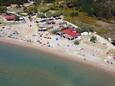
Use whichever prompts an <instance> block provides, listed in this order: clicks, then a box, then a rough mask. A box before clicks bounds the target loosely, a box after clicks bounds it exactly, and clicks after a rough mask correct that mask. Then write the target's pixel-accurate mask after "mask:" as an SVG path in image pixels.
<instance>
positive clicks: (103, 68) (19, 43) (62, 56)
mask: <svg viewBox="0 0 115 86" xmlns="http://www.w3.org/2000/svg"><path fill="white" fill-rule="evenodd" d="M0 42H1V43H5V44H10V45H14V46H20V47H23V48H30V49H33V50H36V51H42V52H45V53H46V54H52V55H54V56H55V55H56V56H57V55H58V56H59V57H60V58H59V59H65V60H68V61H73V62H79V63H81V65H82V64H83V65H89V66H91V67H95V68H97V69H99V70H100V71H104V72H107V73H109V74H112V75H114V74H115V68H114V67H112V66H110V65H108V64H106V63H104V62H103V61H102V62H98V61H97V60H94V61H92V60H90V59H83V58H81V57H75V56H74V55H73V56H72V55H68V54H67V53H66V52H63V51H58V50H55V49H50V48H46V47H45V48H43V47H38V46H35V45H32V44H31V43H27V42H25V43H24V42H23V41H17V40H15V39H7V38H1V39H0ZM54 58H55V57H54Z"/></svg>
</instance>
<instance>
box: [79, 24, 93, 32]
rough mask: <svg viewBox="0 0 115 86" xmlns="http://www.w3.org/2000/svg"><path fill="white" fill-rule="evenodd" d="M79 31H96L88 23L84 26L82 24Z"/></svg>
mask: <svg viewBox="0 0 115 86" xmlns="http://www.w3.org/2000/svg"><path fill="white" fill-rule="evenodd" d="M78 31H79V32H80V33H82V32H94V31H93V27H90V26H88V25H83V26H81V27H80V28H79V29H78Z"/></svg>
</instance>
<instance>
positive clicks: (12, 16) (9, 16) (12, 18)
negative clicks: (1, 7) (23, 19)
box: [4, 15, 16, 20]
mask: <svg viewBox="0 0 115 86" xmlns="http://www.w3.org/2000/svg"><path fill="white" fill-rule="evenodd" d="M4 17H5V19H7V20H15V19H16V17H15V16H14V15H6V16H4Z"/></svg>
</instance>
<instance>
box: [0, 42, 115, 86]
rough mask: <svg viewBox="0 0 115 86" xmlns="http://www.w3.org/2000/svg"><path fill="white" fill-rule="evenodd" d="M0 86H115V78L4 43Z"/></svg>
mask: <svg viewBox="0 0 115 86" xmlns="http://www.w3.org/2000/svg"><path fill="white" fill-rule="evenodd" d="M0 86H115V76H112V75H110V74H108V73H105V72H103V71H100V70H98V69H96V68H93V67H90V66H88V65H84V64H82V63H77V62H72V61H68V60H64V59H61V58H59V57H58V56H54V55H51V54H46V53H44V52H41V51H38V50H33V49H31V48H30V49H29V48H23V47H19V46H14V45H9V44H4V43H0Z"/></svg>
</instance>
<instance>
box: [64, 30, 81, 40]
mask: <svg viewBox="0 0 115 86" xmlns="http://www.w3.org/2000/svg"><path fill="white" fill-rule="evenodd" d="M63 33H65V34H67V35H69V36H71V37H73V38H76V37H78V36H79V35H80V33H79V32H77V31H76V30H74V28H68V29H64V30H63Z"/></svg>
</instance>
